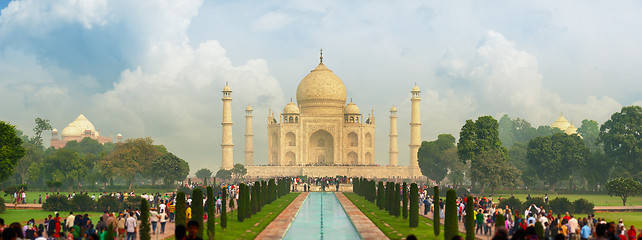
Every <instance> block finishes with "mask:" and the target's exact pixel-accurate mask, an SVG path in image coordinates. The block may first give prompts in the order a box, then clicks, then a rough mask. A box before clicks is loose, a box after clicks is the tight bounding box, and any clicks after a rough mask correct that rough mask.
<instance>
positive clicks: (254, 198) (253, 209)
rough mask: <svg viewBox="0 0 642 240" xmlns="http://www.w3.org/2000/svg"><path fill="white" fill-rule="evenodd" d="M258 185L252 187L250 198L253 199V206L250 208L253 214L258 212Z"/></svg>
mask: <svg viewBox="0 0 642 240" xmlns="http://www.w3.org/2000/svg"><path fill="white" fill-rule="evenodd" d="M255 186H256V185H254V186H251V187H250V199H251V201H250V202H251V203H252V204H251V205H252V206H251V207H250V210H251V211H252V215H254V214H256V187H255Z"/></svg>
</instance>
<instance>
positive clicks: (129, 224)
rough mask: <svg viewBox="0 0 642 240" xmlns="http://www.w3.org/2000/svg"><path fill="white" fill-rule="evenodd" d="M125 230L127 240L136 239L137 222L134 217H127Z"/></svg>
mask: <svg viewBox="0 0 642 240" xmlns="http://www.w3.org/2000/svg"><path fill="white" fill-rule="evenodd" d="M125 228H126V230H127V240H135V239H136V230H137V228H138V227H137V222H136V218H134V216H132V215H129V217H128V218H127V220H126V222H125Z"/></svg>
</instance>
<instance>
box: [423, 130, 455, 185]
mask: <svg viewBox="0 0 642 240" xmlns="http://www.w3.org/2000/svg"><path fill="white" fill-rule="evenodd" d="M451 149H455V137H453V136H452V135H451V134H439V136H438V137H437V140H435V141H431V142H428V141H424V142H422V143H421V147H420V148H419V151H418V152H417V161H418V162H419V169H420V170H421V173H422V174H423V175H424V176H426V177H428V178H430V179H431V180H433V181H436V182H437V184H439V183H440V182H441V181H442V180H443V179H444V177H446V175H447V174H448V169H450V168H451V166H452V165H453V163H454V162H456V161H459V160H458V159H457V155H456V152H455V150H453V151H448V150H451ZM448 153H450V154H448Z"/></svg>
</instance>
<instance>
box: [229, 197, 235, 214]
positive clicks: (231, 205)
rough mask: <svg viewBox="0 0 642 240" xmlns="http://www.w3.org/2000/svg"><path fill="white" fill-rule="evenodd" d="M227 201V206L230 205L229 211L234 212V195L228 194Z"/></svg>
mask: <svg viewBox="0 0 642 240" xmlns="http://www.w3.org/2000/svg"><path fill="white" fill-rule="evenodd" d="M229 202H230V203H229V204H228V207H230V212H234V196H233V195H232V194H230V201H229Z"/></svg>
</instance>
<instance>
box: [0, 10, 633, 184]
mask: <svg viewBox="0 0 642 240" xmlns="http://www.w3.org/2000/svg"><path fill="white" fill-rule="evenodd" d="M0 9H2V10H1V11H0V96H2V101H0V119H1V120H3V121H7V122H10V123H11V124H14V125H17V126H18V128H19V129H20V130H22V131H24V132H25V134H27V135H32V134H33V132H32V130H31V129H32V128H33V126H34V122H33V121H34V118H36V117H42V118H46V119H49V120H51V125H52V127H54V128H57V129H58V130H59V131H62V129H63V128H64V127H65V126H67V124H69V123H70V122H71V121H73V120H74V119H75V118H76V117H77V116H78V115H79V114H81V113H82V114H85V116H87V118H88V119H89V120H91V121H92V123H93V124H94V125H95V127H96V128H97V129H101V130H102V132H101V133H102V135H106V136H109V133H110V132H113V135H114V136H115V135H116V134H117V133H122V134H123V135H124V136H125V138H136V137H146V136H150V137H152V138H153V139H154V140H155V143H156V144H163V145H165V146H166V147H167V148H168V150H169V151H171V152H173V153H175V154H176V155H177V156H179V157H181V158H183V159H185V160H186V161H188V162H189V163H190V168H191V172H192V173H194V172H195V171H196V170H197V169H200V168H203V167H206V168H209V169H211V170H213V171H216V170H218V168H219V165H220V156H221V154H220V151H221V150H220V149H221V147H220V144H221V125H220V122H221V112H222V102H221V96H222V95H221V90H222V89H223V86H224V85H225V83H226V82H229V84H230V87H231V88H232V91H233V92H232V98H233V101H232V106H233V110H234V112H233V119H234V123H235V124H234V144H235V148H234V151H235V152H234V156H235V159H234V162H235V163H243V160H244V159H243V147H244V146H243V144H244V139H243V134H244V130H245V126H244V125H245V120H244V111H243V110H244V109H245V107H246V106H247V105H251V106H252V107H253V108H254V135H255V137H254V146H255V149H254V150H255V155H254V156H255V157H254V158H255V160H254V161H255V163H257V164H265V163H267V151H266V145H267V135H266V126H267V119H266V117H267V113H268V109H269V108H271V109H272V110H273V111H274V112H275V114H280V113H281V111H282V109H283V107H284V106H285V105H286V104H287V103H288V102H289V99H290V98H293V100H294V101H295V102H296V99H295V95H296V88H297V85H298V84H299V81H301V79H302V78H303V77H304V76H305V75H307V74H308V73H309V72H310V70H312V69H314V67H316V66H317V64H318V62H319V49H320V48H323V53H324V55H323V56H324V64H326V66H328V68H330V69H331V70H333V71H334V73H335V74H337V76H339V77H340V78H341V79H342V80H343V82H344V84H345V85H346V88H347V91H348V98H349V99H352V100H353V102H354V103H356V104H357V105H358V106H359V108H360V110H361V113H362V114H363V115H364V117H367V115H368V113H370V112H371V109H373V111H374V114H375V116H376V136H375V142H376V145H375V147H376V148H375V149H376V152H375V161H376V162H377V163H378V164H387V162H388V133H389V132H388V131H389V118H388V116H389V109H390V107H392V106H393V105H395V106H396V107H397V109H398V110H399V113H398V114H399V121H398V122H399V125H398V127H399V164H400V165H403V166H407V165H408V143H409V128H410V127H409V125H408V123H409V122H410V89H411V88H412V87H413V86H414V84H415V82H416V83H417V85H418V86H419V87H420V88H421V90H422V93H421V97H422V102H421V106H422V108H421V114H422V118H421V120H422V123H423V126H422V139H423V140H434V139H436V137H437V135H438V134H440V133H451V134H453V135H455V136H458V135H459V130H460V128H461V126H462V125H463V124H464V121H465V120H466V119H471V118H477V117H478V116H480V115H491V116H494V117H495V118H497V119H498V120H499V118H500V117H501V116H502V115H503V114H508V115H509V116H511V117H512V118H514V117H521V118H524V119H526V120H527V121H529V122H531V123H532V124H533V125H535V126H539V125H550V124H551V123H553V122H554V121H555V120H556V119H557V118H558V117H559V115H560V112H563V113H564V116H565V117H566V118H567V119H569V120H570V121H572V122H573V123H574V124H575V125H576V126H577V127H579V126H580V125H581V121H582V120H583V119H593V120H596V121H598V122H599V123H603V122H604V121H605V120H607V119H608V118H609V117H610V115H611V114H612V113H614V112H616V111H619V110H620V109H621V107H622V106H628V105H642V97H641V96H642V84H641V83H640V79H642V78H641V77H642V72H641V71H640V70H639V63H640V62H642V48H640V47H639V44H640V43H639V39H642V31H639V30H638V29H642V26H641V25H642V3H641V2H639V1H618V2H617V3H616V4H614V3H613V2H597V1H592V2H584V1H582V2H581V1H570V2H557V1H540V2H526V1H519V2H515V1H496V2H478V1H461V2H459V1H457V2H451V1H447V2H441V1H429V2H424V1H404V2H388V1H349V2H345V1H324V2H318V1H249V2H236V1H232V2H225V1H200V0H182V1H178V0H170V1H159V2H156V3H150V2H139V1H118V0H115V1H110V0H96V1H72V0H61V1H36V0H20V1H0ZM348 101H349V100H348ZM44 137H45V142H46V144H45V145H46V146H48V142H49V137H50V136H49V134H48V133H46V134H44Z"/></svg>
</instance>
